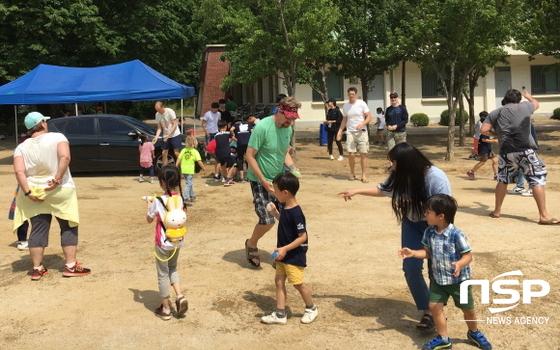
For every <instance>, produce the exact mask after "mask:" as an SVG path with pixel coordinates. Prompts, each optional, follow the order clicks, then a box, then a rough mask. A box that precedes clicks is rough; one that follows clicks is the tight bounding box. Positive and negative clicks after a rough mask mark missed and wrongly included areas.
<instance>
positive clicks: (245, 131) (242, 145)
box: [231, 116, 253, 182]
mask: <svg viewBox="0 0 560 350" xmlns="http://www.w3.org/2000/svg"><path fill="white" fill-rule="evenodd" d="M249 118H250V116H245V117H243V121H240V122H237V123H235V124H233V126H232V127H231V130H232V131H233V133H234V135H235V139H236V140H237V173H238V176H239V180H240V181H241V182H245V170H244V169H245V153H246V152H247V145H248V144H249V137H250V136H251V131H253V125H252V124H250V123H249V122H248V119H249Z"/></svg>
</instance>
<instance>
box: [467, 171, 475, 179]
mask: <svg viewBox="0 0 560 350" xmlns="http://www.w3.org/2000/svg"><path fill="white" fill-rule="evenodd" d="M467 176H468V177H469V179H471V180H476V177H475V176H474V171H472V170H469V171H467Z"/></svg>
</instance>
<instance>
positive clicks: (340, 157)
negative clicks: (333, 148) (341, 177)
mask: <svg viewBox="0 0 560 350" xmlns="http://www.w3.org/2000/svg"><path fill="white" fill-rule="evenodd" d="M343 159H344V158H343V157H342V156H338V158H336V160H338V161H339V162H340V161H341V160H343Z"/></svg>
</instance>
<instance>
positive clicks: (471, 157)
mask: <svg viewBox="0 0 560 350" xmlns="http://www.w3.org/2000/svg"><path fill="white" fill-rule="evenodd" d="M476 158H478V154H471V155H470V156H469V159H472V160H476Z"/></svg>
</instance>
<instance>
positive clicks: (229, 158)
mask: <svg viewBox="0 0 560 350" xmlns="http://www.w3.org/2000/svg"><path fill="white" fill-rule="evenodd" d="M218 162H219V163H220V165H222V166H223V165H224V164H225V165H226V168H231V167H232V166H233V163H235V161H234V159H233V157H232V156H231V155H229V156H226V157H218Z"/></svg>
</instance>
